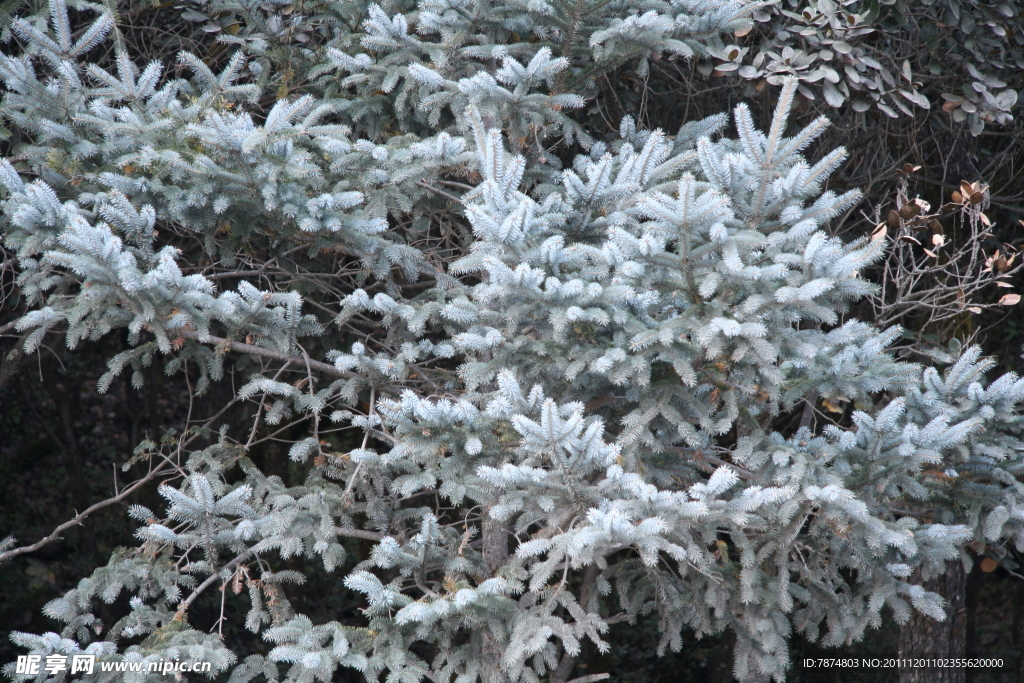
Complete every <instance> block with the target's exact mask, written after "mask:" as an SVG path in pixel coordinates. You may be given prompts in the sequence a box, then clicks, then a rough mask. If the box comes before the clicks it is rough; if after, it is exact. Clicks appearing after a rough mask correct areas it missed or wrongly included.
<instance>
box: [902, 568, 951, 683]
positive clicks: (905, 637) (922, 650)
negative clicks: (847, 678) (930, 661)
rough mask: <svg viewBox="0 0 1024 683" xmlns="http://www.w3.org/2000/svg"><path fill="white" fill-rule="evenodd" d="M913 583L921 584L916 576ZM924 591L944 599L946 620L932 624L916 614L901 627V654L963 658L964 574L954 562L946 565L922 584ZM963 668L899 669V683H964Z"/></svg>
mask: <svg viewBox="0 0 1024 683" xmlns="http://www.w3.org/2000/svg"><path fill="white" fill-rule="evenodd" d="M915 577H917V578H916V579H915V580H917V581H920V577H919V575H917V574H915ZM922 585H923V586H924V587H925V589H926V590H928V591H931V592H934V593H939V594H940V595H942V596H943V597H944V598H946V619H945V621H935V620H934V619H932V618H931V617H926V616H924V615H922V614H917V613H916V612H915V613H914V615H913V616H912V617H911V619H910V621H908V622H907V623H906V624H904V625H903V626H901V627H900V653H899V656H900V658H901V659H903V658H911V657H963V656H964V655H965V654H966V649H967V619H966V604H965V600H966V596H967V573H966V572H965V571H964V567H963V564H962V563H961V562H960V561H959V560H955V561H952V562H949V563H947V564H946V571H945V572H944V573H943V574H939V575H938V576H936V577H933V578H931V579H928V580H927V581H924V582H922ZM964 681H965V676H964V669H957V668H935V669H927V668H917V669H911V668H905V669H901V670H900V683H964Z"/></svg>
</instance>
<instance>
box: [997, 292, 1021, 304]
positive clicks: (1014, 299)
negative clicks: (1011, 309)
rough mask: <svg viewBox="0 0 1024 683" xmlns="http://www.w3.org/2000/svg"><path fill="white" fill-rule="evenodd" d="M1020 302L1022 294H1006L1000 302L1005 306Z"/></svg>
mask: <svg viewBox="0 0 1024 683" xmlns="http://www.w3.org/2000/svg"><path fill="white" fill-rule="evenodd" d="M1019 302H1020V294H1004V295H1003V298H1001V299H1000V300H999V303H1000V304H1001V305H1003V306H1013V305H1014V304H1016V303H1019Z"/></svg>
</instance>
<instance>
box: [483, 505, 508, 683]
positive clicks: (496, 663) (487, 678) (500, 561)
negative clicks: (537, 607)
mask: <svg viewBox="0 0 1024 683" xmlns="http://www.w3.org/2000/svg"><path fill="white" fill-rule="evenodd" d="M482 535H483V539H482V540H483V555H484V564H485V565H487V571H488V572H489V573H490V575H491V576H494V575H495V574H497V572H498V569H500V568H501V567H502V566H504V564H505V563H506V562H507V561H508V557H509V553H508V527H506V526H505V525H504V524H503V523H501V522H498V521H496V520H493V519H491V517H490V508H487V509H486V510H485V511H484V520H483V534H482ZM482 638H483V648H482V649H483V666H482V669H483V672H482V673H483V676H482V678H483V681H484V683H505V681H506V678H507V677H506V675H505V672H504V671H503V670H502V668H501V658H502V656H504V654H505V644H504V640H505V637H504V634H495V633H492V632H491V631H490V629H486V628H485V629H483V633H482Z"/></svg>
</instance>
